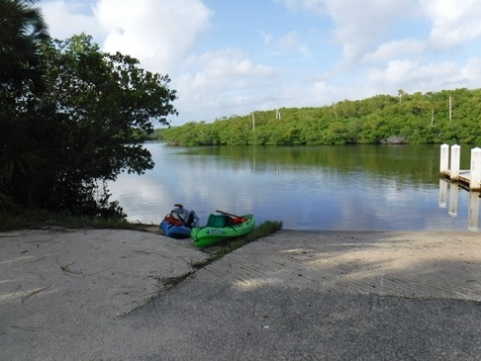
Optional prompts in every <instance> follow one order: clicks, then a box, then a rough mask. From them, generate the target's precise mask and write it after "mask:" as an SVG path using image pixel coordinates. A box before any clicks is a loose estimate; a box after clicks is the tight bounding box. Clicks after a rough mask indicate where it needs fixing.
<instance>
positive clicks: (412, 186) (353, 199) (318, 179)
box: [110, 143, 479, 230]
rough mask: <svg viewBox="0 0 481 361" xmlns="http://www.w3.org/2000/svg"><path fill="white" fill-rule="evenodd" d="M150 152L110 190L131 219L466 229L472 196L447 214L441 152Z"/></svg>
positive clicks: (462, 196) (157, 147)
mask: <svg viewBox="0 0 481 361" xmlns="http://www.w3.org/2000/svg"><path fill="white" fill-rule="evenodd" d="M146 147H147V148H148V149H149V150H150V152H151V153H152V156H153V159H154V161H155V163H156V165H155V168H154V169H153V170H152V171H149V172H147V173H146V174H144V175H142V176H136V175H132V174H130V175H129V174H122V175H121V176H120V177H119V179H118V180H117V181H116V182H113V183H111V184H110V189H111V191H112V194H113V197H112V200H118V201H119V202H120V205H121V206H122V207H123V208H124V210H125V212H126V213H127V214H128V216H129V217H128V219H129V220H130V221H134V222H135V221H139V222H144V223H153V224H156V223H160V220H161V219H162V218H163V216H164V215H165V214H166V213H167V212H169V211H170V209H171V208H172V206H173V204H174V203H183V204H184V205H185V206H186V207H188V208H189V209H194V210H195V211H196V213H197V214H198V215H199V216H200V217H201V223H202V222H203V221H205V220H206V219H207V217H208V215H209V213H211V212H214V211H215V210H216V209H222V210H225V211H229V212H232V213H243V212H245V213H252V214H254V215H255V216H256V219H257V221H258V222H264V221H266V220H278V221H282V222H283V226H284V228H286V229H297V230H466V223H465V221H463V220H465V219H466V217H467V212H468V206H467V204H468V197H467V193H466V192H459V195H458V196H457V197H455V198H454V199H451V198H450V199H449V205H450V208H449V211H448V212H446V211H445V210H443V209H442V208H441V207H443V204H444V207H447V204H448V198H447V197H448V193H449V192H448V185H447V184H446V183H439V147H437V146H436V147H433V146H408V147H405V146H394V147H389V146H387V147H375V146H355V147H349V146H338V147H327V146H324V147H285V148H283V147H206V148H180V147H167V146H165V145H163V144H161V143H149V144H146ZM442 188H445V189H446V190H445V191H440V190H441V189H442ZM438 192H439V195H438ZM450 194H451V195H452V196H453V197H454V191H453V192H452V193H450ZM455 202H456V203H455ZM455 204H456V206H454V205H455ZM449 213H453V215H455V216H451V217H450V216H449ZM478 213H479V212H478ZM473 217H474V215H473Z"/></svg>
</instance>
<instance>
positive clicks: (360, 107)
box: [152, 88, 481, 146]
mask: <svg viewBox="0 0 481 361" xmlns="http://www.w3.org/2000/svg"><path fill="white" fill-rule="evenodd" d="M152 139H156V140H162V141H165V142H168V143H170V144H174V145H181V146H199V145H283V146H286V145H323V144H427V143H444V142H447V143H458V144H475V143H478V144H479V143H481V89H475V90H468V89H465V88H463V89H456V90H443V91H440V92H429V93H425V94H422V93H419V92H418V93H414V94H407V93H405V92H404V91H402V90H399V93H398V96H392V95H377V96H374V97H372V98H368V99H364V100H356V101H349V100H344V101H341V102H338V103H335V104H332V105H330V106H322V107H317V108H315V107H313V108H281V109H277V110H276V109H275V110H271V111H255V112H253V113H251V114H248V115H243V116H238V115H234V116H231V117H229V118H221V119H217V120H215V121H214V122H213V123H206V122H205V121H201V122H189V123H186V124H184V125H182V126H179V127H172V128H169V129H157V130H156V131H155V132H154V134H153V138H152Z"/></svg>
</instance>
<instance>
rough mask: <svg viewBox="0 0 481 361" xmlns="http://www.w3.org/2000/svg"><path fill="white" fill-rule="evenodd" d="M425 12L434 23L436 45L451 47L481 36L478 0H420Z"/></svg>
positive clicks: (433, 38) (433, 34)
mask: <svg viewBox="0 0 481 361" xmlns="http://www.w3.org/2000/svg"><path fill="white" fill-rule="evenodd" d="M420 4H421V6H422V9H423V12H424V14H425V15H426V16H427V17H428V19H429V20H430V21H431V23H432V24H433V27H432V29H431V34H430V40H431V42H432V45H433V46H434V47H437V48H440V49H446V48H451V47H455V46H459V45H461V44H464V43H466V42H468V41H470V40H472V39H474V38H479V37H480V36H481V22H480V21H479V19H480V18H481V3H480V2H479V1H478V0H420Z"/></svg>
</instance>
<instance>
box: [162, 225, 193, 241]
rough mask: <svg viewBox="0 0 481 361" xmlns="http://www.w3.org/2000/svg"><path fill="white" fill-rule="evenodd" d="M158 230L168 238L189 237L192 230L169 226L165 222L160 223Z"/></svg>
mask: <svg viewBox="0 0 481 361" xmlns="http://www.w3.org/2000/svg"><path fill="white" fill-rule="evenodd" d="M159 227H160V229H161V230H163V231H164V233H165V235H166V236H167V237H170V238H177V239H179V238H187V237H190V232H191V230H192V228H189V227H187V226H184V225H175V224H170V223H168V222H167V221H165V220H164V221H162V222H160V225H159Z"/></svg>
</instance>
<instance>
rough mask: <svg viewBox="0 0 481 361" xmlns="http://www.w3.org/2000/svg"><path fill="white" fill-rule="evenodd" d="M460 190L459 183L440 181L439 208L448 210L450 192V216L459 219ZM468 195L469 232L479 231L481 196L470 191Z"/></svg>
mask: <svg viewBox="0 0 481 361" xmlns="http://www.w3.org/2000/svg"><path fill="white" fill-rule="evenodd" d="M459 188H460V187H459V185H458V184H457V183H450V182H448V181H446V180H444V179H440V180H439V207H441V208H446V198H447V194H448V190H449V215H450V216H452V217H457V215H458V199H459ZM466 192H468V191H466ZM468 194H469V197H468V199H469V203H468V230H469V231H478V230H479V203H480V201H479V199H480V197H481V195H480V192H473V191H469V192H468Z"/></svg>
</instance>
